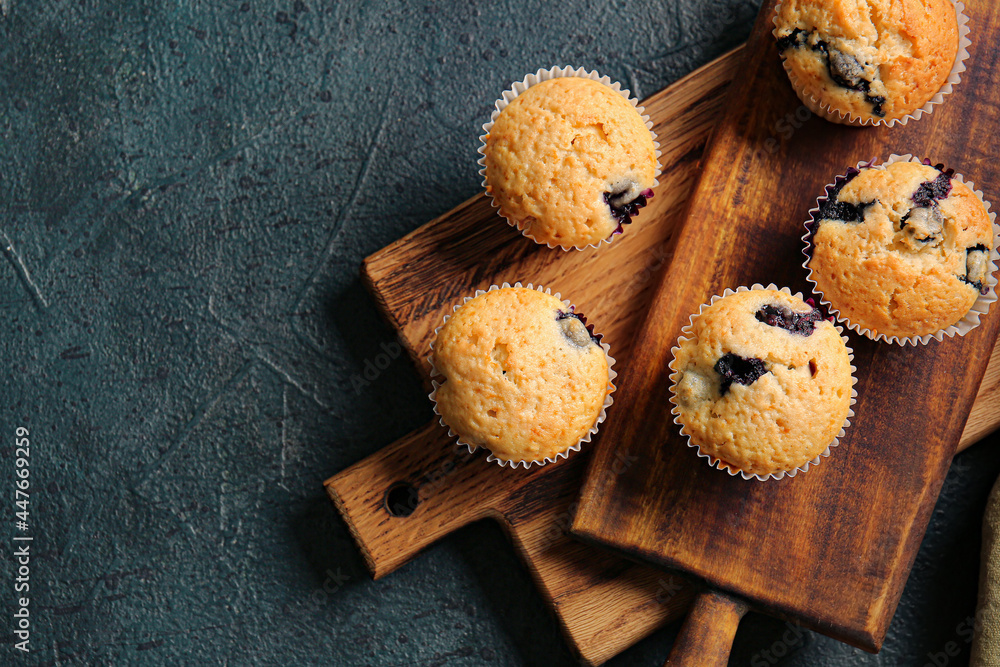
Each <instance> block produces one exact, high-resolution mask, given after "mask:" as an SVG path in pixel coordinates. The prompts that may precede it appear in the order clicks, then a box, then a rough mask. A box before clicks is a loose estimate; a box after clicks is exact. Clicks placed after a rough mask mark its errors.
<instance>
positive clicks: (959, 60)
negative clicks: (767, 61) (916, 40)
mask: <svg viewBox="0 0 1000 667" xmlns="http://www.w3.org/2000/svg"><path fill="white" fill-rule="evenodd" d="M952 1H953V4H954V5H955V17H956V18H957V19H958V51H957V52H956V53H955V62H954V63H953V64H952V66H951V72H949V74H948V77H947V78H946V79H945V82H944V84H943V85H942V86H941V88H939V89H938V91H937V92H936V93H934V96H933V97H931V99H929V100H928V101H927V102H926V103H925V104H924V105H923V106H922V107H920V108H919V109H915V110H913V111H911V112H910V113H908V114H906V115H905V116H902V117H900V118H893V119H891V120H886V119H884V118H879V119H877V120H873V119H871V118H861V117H860V116H855V115H854V114H853V113H847V114H845V113H843V112H842V111H839V110H837V109H833V108H831V107H830V106H829V105H827V104H825V103H823V102H822V101H821V100H818V99H817V98H815V97H813V96H812V95H810V94H808V93H806V92H805V91H804V90H803V87H802V86H801V85H800V83H799V80H798V77H796V76H795V73H794V72H793V71H792V68H791V65H789V64H788V61H786V60H785V59H784V58H782V59H781V65H782V67H784V69H785V72H786V73H787V74H788V78H789V80H790V81H791V83H792V88H793V89H794V90H795V94H796V95H797V96H798V98H799V100H801V101H802V103H803V104H805V105H806V106H807V107H808V108H809V110H810V111H812V112H813V113H814V114H816V115H817V116H819V117H821V118H825V119H826V120H828V121H830V122H832V123H839V124H841V125H854V126H856V127H864V126H879V125H885V126H887V127H893V126H894V125H896V124H897V123H899V124H900V125H906V124H907V123H908V122H909V121H910V120H911V119H912V120H920V118H921V117H922V116H923V115H924V114H929V113H931V112H932V111H933V110H934V107H935V106H937V105H938V104H941V103H942V102H943V101H944V96H945V95H948V94H949V93H951V92H952V90H953V89H954V88H955V86H957V85H958V84H959V83H961V81H962V72H964V71H965V69H966V67H965V61H966V60H967V59H968V58H969V46H971V45H972V41H971V40H970V39H969V32H970V30H969V17H968V15H966V13H965V5H964V4H963V3H961V2H955V0H952ZM781 4H782V3H781V2H779V3H777V4H776V5H775V8H774V18H773V19H772V22H773V23H774V30H772V31H771V34H772V35H774V37H775V39H777V37H778V14H779V12H780V11H781Z"/></svg>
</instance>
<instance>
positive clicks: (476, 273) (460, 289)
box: [326, 50, 1000, 664]
mask: <svg viewBox="0 0 1000 667" xmlns="http://www.w3.org/2000/svg"><path fill="white" fill-rule="evenodd" d="M740 59H741V51H740V50H736V51H733V52H731V53H729V54H727V55H725V56H723V57H721V58H719V59H718V60H716V61H714V62H712V63H710V64H708V65H706V66H705V67H703V68H701V69H699V70H697V71H696V72H694V73H692V74H691V75H689V76H688V77H686V78H685V79H682V80H681V81H678V82H677V83H675V84H673V85H671V86H670V87H668V88H666V89H664V90H662V91H660V92H659V93H657V94H655V95H653V96H652V97H650V98H649V99H647V100H646V101H645V102H643V104H644V106H645V109H646V112H647V113H649V115H650V117H651V118H652V120H653V122H654V124H655V129H656V132H657V134H658V136H659V141H660V144H661V148H662V151H663V156H662V164H663V171H664V173H663V176H662V177H661V179H660V186H659V187H658V188H657V191H656V196H655V198H654V199H653V200H652V201H651V203H650V205H649V206H648V207H646V208H645V209H643V210H642V211H641V212H640V214H639V216H638V217H637V218H636V222H635V223H634V224H633V225H631V226H629V227H627V228H626V229H625V233H624V235H623V236H621V237H620V238H618V239H617V240H615V242H614V243H612V244H611V245H610V246H608V245H605V246H604V247H603V248H602V249H600V250H597V251H594V250H592V249H591V250H587V251H579V252H568V253H564V252H561V251H558V250H549V249H548V248H545V247H544V246H537V245H535V244H534V243H532V242H530V241H529V240H527V239H525V238H523V237H522V236H520V234H518V233H517V232H516V231H515V230H513V229H511V228H510V227H508V226H507V225H506V224H505V223H504V222H503V220H501V219H500V218H499V217H498V216H497V214H496V212H495V210H494V209H493V208H492V207H491V206H490V204H489V201H488V200H487V199H486V197H485V196H484V195H477V196H476V197H474V198H472V199H470V200H469V201H467V202H465V203H464V204H462V205H460V206H459V207H457V208H456V209H454V210H453V211H450V212H449V213H447V214H445V215H443V216H441V217H440V218H437V219H435V220H433V221H431V222H429V223H427V224H426V225H424V226H422V227H420V228H419V229H417V230H415V231H414V232H412V233H410V234H408V235H407V236H405V237H403V238H402V239H400V240H399V241H397V242H395V243H393V244H392V245H390V246H388V247H386V248H384V249H382V250H380V251H379V252H377V253H375V254H373V255H372V256H370V257H369V258H368V259H367V260H366V261H365V264H364V267H363V269H362V277H363V279H364V281H365V283H366V285H367V286H368V288H369V290H370V291H371V292H372V295H373V296H374V297H375V299H376V301H377V303H378V305H379V308H380V310H381V311H382V313H383V314H384V315H385V317H386V318H387V320H388V321H389V322H390V323H391V325H392V326H393V327H394V328H395V329H396V330H397V331H398V332H399V334H400V338H401V340H402V341H403V342H404V343H405V345H406V346H407V349H408V351H409V353H410V356H411V357H412V358H413V360H414V362H415V364H416V366H417V368H418V370H419V371H420V373H421V374H422V375H423V377H424V378H425V380H426V381H427V382H428V384H429V379H428V378H427V374H428V372H429V370H430V369H429V366H428V365H427V362H426V357H427V354H428V353H429V342H430V340H431V337H432V335H433V332H434V329H435V328H436V327H437V326H438V325H439V324H440V323H441V320H442V318H443V317H444V315H445V314H446V313H448V312H450V310H451V308H452V306H453V305H454V304H456V303H458V302H460V301H461V299H462V297H464V296H467V295H471V294H473V293H474V292H475V290H476V289H486V288H487V287H489V286H490V285H491V284H494V283H497V284H499V283H502V282H503V281H509V282H514V281H517V280H521V281H524V282H526V283H527V282H534V283H535V284H542V285H545V286H549V287H552V289H553V290H554V291H560V292H561V293H562V294H563V296H564V297H565V298H569V299H571V300H572V301H573V302H574V303H575V304H576V305H577V306H578V307H579V309H580V311H581V312H584V313H586V314H587V316H588V318H589V319H590V321H592V322H594V323H595V324H596V326H597V330H598V331H600V332H602V333H604V334H605V340H606V341H608V342H609V343H610V345H611V349H612V354H613V355H614V356H615V358H616V359H617V364H616V369H617V370H618V371H619V373H621V372H623V371H625V372H626V373H627V372H628V370H627V366H628V362H629V359H630V356H631V351H632V341H633V338H634V336H635V334H636V330H637V329H638V327H639V325H640V324H641V322H642V320H643V317H644V315H645V313H646V311H647V310H648V308H649V305H650V302H651V300H652V296H653V291H654V288H655V286H656V284H657V280H658V275H659V274H660V273H661V272H662V271H663V270H664V268H665V267H666V266H667V265H668V264H669V263H670V258H671V239H672V236H673V234H674V231H675V228H676V226H677V224H678V221H679V219H680V217H681V215H682V213H683V211H684V207H685V203H686V200H687V197H688V194H689V192H690V190H691V188H692V187H693V185H694V180H695V178H696V175H697V174H696V172H697V169H698V161H699V159H700V157H701V152H702V149H703V147H704V145H705V142H706V139H707V137H708V134H709V132H710V130H711V129H712V127H713V125H714V123H715V121H716V118H717V117H718V115H719V113H720V111H721V106H722V101H723V97H724V95H725V92H726V90H727V88H728V86H729V83H730V81H731V80H732V78H733V76H734V74H735V71H736V69H737V67H738V66H739V63H740ZM821 123H822V121H820V120H816V119H813V120H811V121H809V122H808V123H807V124H806V125H805V130H804V131H812V130H813V129H815V128H816V127H818V126H819V125H820V124H821ZM998 392H1000V348H998V349H997V350H996V351H995V352H994V356H993V363H991V365H990V368H989V370H988V371H987V374H986V379H985V380H984V382H983V384H982V387H981V390H980V395H979V398H978V399H977V401H976V405H975V407H974V409H973V412H972V416H971V417H970V418H969V421H968V424H967V427H966V430H965V433H964V434H963V438H962V443H961V448H964V447H968V446H969V445H971V444H973V443H974V442H976V441H977V440H979V439H980V438H982V437H983V436H984V435H986V434H987V433H990V432H992V431H993V430H995V429H996V428H997V427H998V425H1000V395H998ZM619 408H620V406H619V405H617V404H616V405H613V406H612V407H611V408H610V411H609V419H615V418H616V415H619V413H621V412H623V411H621V410H619ZM619 416H620V415H619ZM601 437H602V435H601V434H598V436H597V441H599V440H600V438H601ZM592 449H593V446H592V445H591V446H589V447H585V448H584V451H582V452H580V453H578V454H574V455H573V456H571V457H570V458H569V459H568V460H564V461H561V462H559V463H558V464H555V465H551V466H546V467H544V468H533V469H531V470H530V471H527V472H526V471H524V470H523V469H519V470H516V471H512V470H510V469H506V468H500V467H499V466H497V465H496V464H493V463H487V462H486V460H485V459H486V457H485V455H484V454H483V453H482V452H479V453H477V454H476V455H473V456H469V455H467V454H465V453H463V451H464V450H460V449H458V448H457V447H455V445H454V444H453V441H452V439H449V438H448V437H447V433H446V431H445V429H443V428H442V427H441V426H440V425H439V424H437V422H436V421H435V422H433V423H431V424H428V425H426V426H424V427H423V428H421V429H418V430H417V431H414V432H413V433H412V434H410V435H408V436H406V437H405V438H402V439H400V440H399V441H397V442H395V443H393V444H391V445H389V446H387V447H385V448H384V449H382V450H380V451H379V452H377V453H375V454H373V455H371V456H369V457H368V458H366V459H365V460H363V461H361V462H359V463H357V464H355V465H354V466H351V467H350V468H348V469H346V470H344V471H343V472H341V473H339V474H337V475H335V476H334V477H332V478H331V479H329V480H327V482H326V488H327V491H328V493H329V495H330V497H331V498H332V499H333V501H334V503H335V504H336V506H337V508H338V510H339V511H340V513H341V514H342V516H343V517H344V519H345V521H346V522H347V525H348V526H349V528H350V530H351V531H352V533H353V535H354V538H355V540H356V541H357V543H358V546H359V548H360V549H361V551H362V553H363V555H364V557H365V560H366V562H367V564H368V566H369V568H370V570H371V572H372V574H373V576H375V577H376V578H378V577H382V576H384V575H386V574H388V573H389V572H392V571H393V570H395V569H396V568H398V567H400V566H401V565H403V564H404V563H406V562H407V561H408V560H410V559H411V558H413V557H414V556H415V555H416V554H417V553H418V552H419V551H420V550H421V549H423V548H425V547H427V546H428V545H430V544H432V543H433V542H435V541H437V540H439V539H440V538H442V537H444V536H445V535H448V534H449V533H451V532H454V531H455V530H457V529H459V528H460V527H462V526H464V525H466V524H468V523H470V522H472V521H476V520H479V519H482V518H487V517H489V518H494V519H496V520H498V521H499V522H500V524H501V525H502V526H504V528H505V529H506V531H507V532H508V533H509V535H510V536H511V540H512V542H513V543H514V545H515V547H516V548H517V549H518V551H519V553H520V554H521V556H522V557H523V559H524V561H525V563H526V565H527V566H528V568H529V571H530V572H531V575H532V577H533V578H534V580H535V582H536V583H537V585H538V586H539V589H540V591H541V593H542V596H543V598H544V599H545V601H546V602H547V603H548V604H549V605H550V606H551V607H552V609H553V611H554V612H555V614H556V617H557V618H558V620H559V623H560V625H561V626H562V628H563V630H564V632H565V634H566V636H567V639H568V641H569V643H570V646H571V647H572V648H573V649H574V650H575V651H576V652H577V653H578V654H579V655H580V656H581V658H582V659H583V661H584V662H586V663H587V664H599V663H602V662H604V661H606V660H608V659H609V658H611V657H613V656H614V655H616V654H617V653H619V652H620V651H622V650H624V649H625V648H628V647H629V646H631V645H632V644H634V643H636V642H637V641H639V640H640V639H642V638H643V637H645V636H647V635H648V634H649V633H651V632H652V631H653V630H655V629H656V628H658V627H660V626H662V625H664V624H665V623H667V622H669V621H671V620H675V619H677V618H679V617H680V616H681V615H682V614H683V613H684V611H685V610H686V609H687V607H688V604H689V602H690V600H691V596H692V594H693V589H692V588H691V587H690V586H688V585H686V584H682V583H681V580H680V579H679V578H676V577H671V576H669V575H667V574H665V573H664V572H662V571H660V570H658V569H655V568H653V567H651V566H647V565H641V564H638V563H635V562H633V561H631V560H628V559H626V558H623V557H621V556H619V555H616V554H614V553H611V552H610V551H606V550H604V549H600V548H598V547H594V546H590V545H586V544H583V543H581V542H578V541H577V540H574V539H572V538H571V537H570V536H569V535H568V529H569V526H570V524H571V523H572V520H573V516H574V514H575V512H576V502H575V501H576V496H577V494H578V492H579V486H580V482H581V478H582V475H583V470H584V468H585V467H586V465H587V461H588V459H589V458H590V455H591V451H592ZM633 463H634V461H633V460H631V459H629V458H628V457H625V456H623V457H621V458H620V459H618V460H617V461H613V462H612V464H611V467H610V470H611V471H612V474H614V473H615V472H619V471H622V470H625V469H629V468H631V467H633ZM400 483H406V484H409V485H411V486H412V487H413V488H414V489H415V493H416V498H418V499H419V502H417V503H416V505H415V506H414V505H413V503H412V499H413V495H408V493H407V490H406V489H405V488H404V487H399V486H397V485H398V484H400ZM394 487H395V488H397V489H399V490H398V491H396V492H395V493H394V495H393V500H396V501H399V502H400V503H401V504H402V505H403V507H402V509H403V510H404V511H406V510H408V509H410V508H411V506H412V509H413V511H412V513H411V514H409V515H408V516H405V517H402V516H393V515H392V514H391V513H390V512H389V511H388V509H387V505H386V499H387V494H388V492H389V490H390V489H391V488H394ZM398 510H399V508H397V513H399V512H398Z"/></svg>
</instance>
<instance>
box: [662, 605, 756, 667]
mask: <svg viewBox="0 0 1000 667" xmlns="http://www.w3.org/2000/svg"><path fill="white" fill-rule="evenodd" d="M747 609H748V608H747V605H746V603H745V602H743V601H741V600H737V599H735V598H731V597H729V596H728V595H724V594H723V593H719V592H718V591H712V590H706V591H702V592H701V593H699V594H698V597H696V598H695V600H694V604H693V605H692V606H691V611H690V612H688V617H687V620H686V621H684V625H683V626H682V627H681V631H680V634H678V635H677V639H676V640H675V641H674V647H673V649H672V650H671V651H670V657H669V658H667V661H666V662H665V663H664V664H663V667H726V665H727V664H728V662H729V652H730V651H731V650H732V649H733V639H734V638H735V637H736V628H737V627H739V625H740V620H741V619H742V618H743V616H744V615H745V614H746V613H747Z"/></svg>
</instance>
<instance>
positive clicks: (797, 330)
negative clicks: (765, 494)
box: [671, 289, 852, 476]
mask: <svg viewBox="0 0 1000 667" xmlns="http://www.w3.org/2000/svg"><path fill="white" fill-rule="evenodd" d="M685 336H686V337H684V338H682V340H681V341H680V342H679V345H678V350H677V351H676V356H675V358H674V362H673V364H672V365H671V368H672V369H673V370H674V372H675V380H676V384H675V386H674V393H675V396H674V402H675V405H676V406H677V407H676V408H675V411H674V412H675V414H677V415H678V418H679V420H680V422H681V424H682V425H683V428H684V433H685V434H687V435H688V436H689V437H690V440H691V443H692V444H694V445H697V446H698V448H699V449H700V450H701V451H702V452H703V453H705V454H708V455H710V456H712V457H714V458H716V459H720V460H721V461H722V462H723V463H724V464H727V465H728V466H729V467H730V468H731V469H735V470H739V471H743V472H746V473H749V474H756V475H763V476H766V475H769V474H772V473H780V472H782V471H785V472H788V471H792V470H795V469H796V468H798V467H800V466H802V465H804V464H805V463H807V462H809V461H812V460H813V459H815V458H816V457H817V456H819V455H820V454H822V453H823V452H824V451H825V450H826V448H827V447H828V446H829V445H830V444H831V443H832V442H833V440H834V439H835V438H836V437H837V434H838V433H839V432H840V429H841V428H843V426H844V423H845V420H846V419H847V417H848V413H849V410H850V401H851V386H852V380H851V363H850V356H849V353H848V351H847V346H846V345H845V344H844V341H843V339H842V338H841V337H840V334H839V333H838V331H837V329H836V327H834V325H833V324H832V323H831V322H829V321H828V320H826V319H824V318H823V317H822V316H821V314H820V312H819V311H818V310H817V309H815V308H813V307H812V306H811V305H809V304H807V303H806V302H804V301H802V299H800V298H798V297H794V296H791V295H789V294H787V293H785V292H781V291H778V290H770V289H756V290H749V291H745V292H737V293H735V294H731V295H729V296H726V297H724V298H722V299H719V300H718V301H716V302H715V303H714V304H712V305H710V306H708V307H706V308H705V309H704V310H703V311H702V312H701V314H700V315H697V316H696V317H695V318H694V321H693V323H692V325H691V329H690V333H687V332H685Z"/></svg>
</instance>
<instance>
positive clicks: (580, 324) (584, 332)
mask: <svg viewBox="0 0 1000 667" xmlns="http://www.w3.org/2000/svg"><path fill="white" fill-rule="evenodd" d="M557 312H558V315H556V323H558V324H559V328H560V330H562V334H563V336H565V337H566V340H568V341H569V342H571V343H573V344H574V345H576V346H577V347H587V346H588V345H590V344H591V343H594V344H600V342H601V334H595V333H594V325H593V324H590V325H588V324H587V318H586V317H585V316H584V315H582V314H580V313H574V312H573V311H572V309H571V310H569V311H568V312H567V311H563V310H560V311H557Z"/></svg>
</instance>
